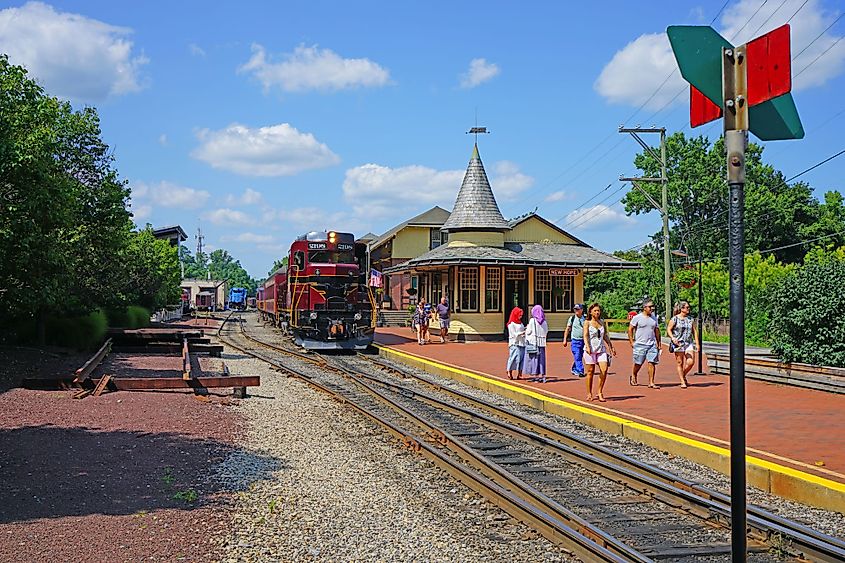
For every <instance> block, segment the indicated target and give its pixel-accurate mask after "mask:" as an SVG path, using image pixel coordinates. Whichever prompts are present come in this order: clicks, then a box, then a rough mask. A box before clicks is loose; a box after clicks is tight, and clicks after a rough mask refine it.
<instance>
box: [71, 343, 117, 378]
mask: <svg viewBox="0 0 845 563" xmlns="http://www.w3.org/2000/svg"><path fill="white" fill-rule="evenodd" d="M110 350H111V338H109V339H108V340H106V341H105V342H104V343H103V345H102V346H101V347H100V349H99V350H97V353H96V354H94V355H93V356H92V357H91V358H90V359H89V360H88V361H87V362H85V364H84V365H83V366H82V367H81V368H79V369H78V370H76V371H75V372H74V376H75V377H74V379H73V382H74V383H80V382H81V381H84V380H86V379H88V377H89V376H90V375H91V372H93V371H94V370H95V369H96V368H97V366H98V365H100V362H102V361H103V358H105V357H106V355H108V353H109V351H110Z"/></svg>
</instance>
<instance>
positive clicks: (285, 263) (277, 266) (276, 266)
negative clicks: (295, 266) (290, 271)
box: [267, 256, 288, 278]
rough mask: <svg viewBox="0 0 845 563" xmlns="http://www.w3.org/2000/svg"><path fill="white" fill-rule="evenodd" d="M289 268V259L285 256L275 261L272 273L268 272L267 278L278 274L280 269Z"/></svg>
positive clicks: (271, 269)
mask: <svg viewBox="0 0 845 563" xmlns="http://www.w3.org/2000/svg"><path fill="white" fill-rule="evenodd" d="M287 267H288V257H287V256H285V257H284V258H282V259H281V260H274V261H273V267H272V268H270V271H268V272H267V277H268V278H269V277H270V276H272V275H273V274H274V273H275V272H276V270H278V269H280V268H287Z"/></svg>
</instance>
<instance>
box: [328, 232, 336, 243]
mask: <svg viewBox="0 0 845 563" xmlns="http://www.w3.org/2000/svg"><path fill="white" fill-rule="evenodd" d="M336 238H337V233H335V232H334V231H332V232H330V233H329V242H334V241H335V239H336Z"/></svg>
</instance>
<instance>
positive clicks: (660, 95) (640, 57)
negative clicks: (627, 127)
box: [593, 33, 687, 110]
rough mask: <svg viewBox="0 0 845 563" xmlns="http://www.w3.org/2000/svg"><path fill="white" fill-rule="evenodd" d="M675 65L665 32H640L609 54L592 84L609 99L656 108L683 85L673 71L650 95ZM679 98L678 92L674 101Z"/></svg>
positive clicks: (682, 97) (683, 98)
mask: <svg viewBox="0 0 845 563" xmlns="http://www.w3.org/2000/svg"><path fill="white" fill-rule="evenodd" d="M677 68H678V65H677V64H676V63H675V56H674V55H673V54H672V48H671V46H670V45H669V37H668V36H667V35H666V34H665V33H649V34H645V35H640V36H639V37H638V38H636V39H635V40H634V41H632V42H631V43H628V44H627V45H626V46H625V47H624V48H623V49H622V50H620V51H617V52H616V54H615V55H613V58H612V59H611V60H610V62H609V63H607V65H605V67H604V68H603V69H602V71H601V74H600V75H599V77H598V78H597V79H596V81H595V83H594V84H593V88H594V89H595V90H596V92H598V93H599V94H600V95H601V96H603V97H605V98H607V100H608V101H610V102H611V103H614V104H629V105H634V106H639V105H641V104H646V105H645V108H646V109H648V110H656V109H660V108H662V107H663V106H664V105H666V104H667V103H669V102H670V101H671V100H672V99H673V98H674V97H675V95H676V94H677V93H678V92H679V91H680V90H682V89H683V88H684V87H685V86H686V84H687V82H686V81H685V80H684V79H683V78H682V77H681V74H680V73H679V72H675V73H674V74H672V77H671V78H669V80H668V81H667V82H666V84H665V85H664V86H663V87H662V88H660V91H659V92H657V94H655V95H654V96H653V97H651V96H652V94H653V93H654V91H655V90H657V88H658V87H659V86H660V85H661V84H662V83H663V81H664V80H665V79H666V77H667V76H669V73H671V72H672V71H673V70H675V69H677ZM649 98H651V99H649ZM682 100H686V97H684V96H678V98H677V101H682Z"/></svg>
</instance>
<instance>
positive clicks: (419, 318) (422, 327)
mask: <svg viewBox="0 0 845 563" xmlns="http://www.w3.org/2000/svg"><path fill="white" fill-rule="evenodd" d="M414 327H415V328H416V329H417V344H420V345H422V344H425V341H426V336H427V335H428V315H427V314H426V312H425V298H424V297H422V298H420V301H419V303H417V309H416V311H414Z"/></svg>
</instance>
